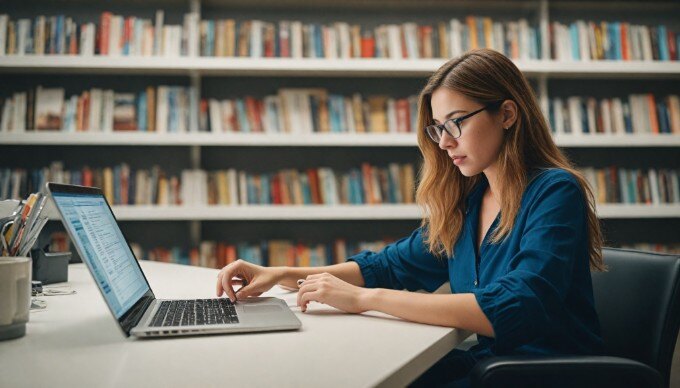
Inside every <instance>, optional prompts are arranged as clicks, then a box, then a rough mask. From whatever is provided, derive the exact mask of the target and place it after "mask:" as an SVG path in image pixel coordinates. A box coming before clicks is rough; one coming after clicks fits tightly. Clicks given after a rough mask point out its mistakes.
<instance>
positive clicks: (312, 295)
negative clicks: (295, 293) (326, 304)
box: [300, 291, 323, 313]
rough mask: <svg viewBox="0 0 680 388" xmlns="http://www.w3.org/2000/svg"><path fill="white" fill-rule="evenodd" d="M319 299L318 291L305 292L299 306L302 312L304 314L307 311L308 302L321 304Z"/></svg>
mask: <svg viewBox="0 0 680 388" xmlns="http://www.w3.org/2000/svg"><path fill="white" fill-rule="evenodd" d="M320 297H321V294H320V292H319V291H313V292H306V293H305V294H304V295H303V296H302V300H301V302H302V303H301V304H300V307H301V310H302V312H303V313H304V312H305V311H307V305H308V304H309V302H319V303H323V302H321V300H320Z"/></svg>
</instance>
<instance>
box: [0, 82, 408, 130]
mask: <svg viewBox="0 0 680 388" xmlns="http://www.w3.org/2000/svg"><path fill="white" fill-rule="evenodd" d="M417 105H418V98H417V96H409V97H403V98H393V97H388V96H385V95H377V96H362V95H361V94H359V93H355V94H353V95H351V96H343V95H338V94H331V93H329V92H328V90H326V89H323V88H314V89H294V88H293V89H291V88H283V89H279V90H278V91H277V94H275V95H269V96H266V97H264V98H256V97H252V96H245V97H242V98H233V99H225V100H218V99H201V100H200V101H199V99H198V97H197V94H196V90H195V89H194V88H191V87H181V86H158V87H152V86H149V87H147V88H146V89H145V90H143V91H141V92H139V93H117V92H115V91H113V90H111V89H99V88H92V89H89V90H85V91H83V92H82V93H80V94H79V95H73V96H71V97H68V98H67V97H66V95H65V91H64V89H63V88H43V87H42V86H38V87H36V89H35V90H33V89H30V90H29V91H27V92H17V93H14V94H13V95H12V96H10V97H7V98H5V99H4V100H3V99H0V106H2V109H1V110H0V132H24V131H31V130H60V131H63V132H83V131H90V132H112V131H139V132H158V133H186V132H197V131H200V132H213V133H225V132H241V133H251V132H252V133H258V132H265V133H316V132H329V133H342V132H349V133H364V132H374V133H388V132H390V133H395V132H396V133H402V132H414V131H415V126H416V118H417Z"/></svg>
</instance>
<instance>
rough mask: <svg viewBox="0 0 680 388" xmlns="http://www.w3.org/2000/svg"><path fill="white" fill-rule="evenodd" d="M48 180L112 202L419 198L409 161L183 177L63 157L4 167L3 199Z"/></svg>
mask: <svg viewBox="0 0 680 388" xmlns="http://www.w3.org/2000/svg"><path fill="white" fill-rule="evenodd" d="M46 182H56V183H67V184H75V185H83V186H94V187H100V188H102V191H103V192H104V195H105V196H106V198H107V200H108V201H109V203H111V204H113V205H254V204H258V205H338V204H381V203H405V204H408V203H413V202H414V198H415V193H414V191H415V171H414V167H413V165H411V164H397V163H390V164H389V165H388V166H386V167H377V166H373V165H370V164H368V163H363V164H361V165H360V166H359V167H357V168H353V169H350V170H349V171H344V172H340V171H335V170H333V169H331V168H327V167H320V168H309V169H306V170H296V169H284V170H279V171H276V172H272V173H263V174H252V173H248V172H245V171H237V170H236V169H227V170H219V171H210V172H208V171H204V170H184V171H182V173H181V175H180V176H175V175H172V176H169V175H167V174H166V173H165V172H164V171H163V170H162V169H161V168H160V167H158V166H154V167H153V168H151V169H149V170H147V169H139V170H132V169H131V168H130V167H129V166H128V165H127V164H121V165H117V166H114V167H105V168H90V167H83V168H82V169H65V168H64V166H63V163H61V162H54V163H52V165H51V166H49V167H45V168H42V169H34V170H28V171H27V170H24V169H15V170H12V169H9V168H3V169H0V198H1V199H8V198H14V199H16V198H21V196H22V195H23V194H24V193H31V192H35V191H41V189H42V188H43V187H44V186H45V183H46Z"/></svg>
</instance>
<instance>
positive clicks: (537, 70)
mask: <svg viewBox="0 0 680 388" xmlns="http://www.w3.org/2000/svg"><path fill="white" fill-rule="evenodd" d="M445 62H446V60H445V59H373V58H358V59H317V58H302V59H293V58H233V57H140V56H135V57H132V56H120V57H113V56H92V57H84V56H78V55H8V56H0V72H15V73H24V74H25V73H88V74H89V73H100V74H150V75H151V74H153V75H156V74H175V75H263V76H266V75H272V76H281V75H297V76H330V75H332V76H351V77H364V76H376V75H379V76H402V77H422V76H428V75H430V74H431V73H432V72H433V71H435V70H437V68H439V67H440V66H441V65H442V64H444V63H445ZM515 63H516V64H517V67H519V69H520V70H521V71H522V72H523V73H524V74H525V75H527V76H532V77H533V76H548V77H555V78H571V77H596V78H609V77H615V78H640V77H644V78H648V77H651V78H680V62H678V61H672V62H671V61H664V62H661V61H625V62H624V61H589V62H586V61H573V62H568V61H560V62H558V61H553V60H546V61H544V60H522V61H515Z"/></svg>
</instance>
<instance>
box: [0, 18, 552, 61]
mask: <svg viewBox="0 0 680 388" xmlns="http://www.w3.org/2000/svg"><path fill="white" fill-rule="evenodd" d="M540 39H541V38H540V32H539V31H538V28H537V27H535V26H531V25H529V22H528V21H527V20H526V19H524V18H521V19H518V20H513V21H504V22H500V21H496V20H493V19H492V18H490V17H480V16H473V15H470V16H467V17H465V18H464V19H450V20H448V21H440V22H437V23H434V24H417V23H414V22H406V23H400V24H395V23H392V24H381V25H378V26H376V27H367V26H361V25H358V24H350V23H347V22H342V21H338V22H333V23H329V24H318V23H303V22H301V21H296V20H280V21H264V20H235V19H230V18H228V19H212V20H208V19H205V20H199V16H198V14H197V13H188V14H185V15H184V18H183V23H182V24H181V25H179V24H167V23H165V14H164V11H162V10H159V11H157V12H156V15H155V19H154V20H152V19H145V18H140V17H136V16H124V15H117V14H113V13H111V12H103V13H102V14H101V15H100V18H99V20H98V23H94V22H89V23H82V24H80V25H79V24H78V23H76V22H75V21H74V19H73V18H71V17H67V16H65V15H55V16H45V15H39V16H36V17H35V18H33V19H30V18H19V19H12V18H10V16H9V15H7V14H3V15H0V55H25V54H36V55H48V54H62V55H84V56H92V55H110V56H192V57H195V56H198V55H200V56H207V57H251V58H274V57H278V58H326V59H335V58H392V59H402V58H409V59H418V58H450V57H454V56H457V55H460V54H462V53H464V52H465V51H467V50H469V49H473V48H478V47H488V48H492V49H495V50H498V51H500V52H502V53H504V54H505V55H507V56H508V57H510V58H513V59H540V58H541V55H540Z"/></svg>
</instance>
